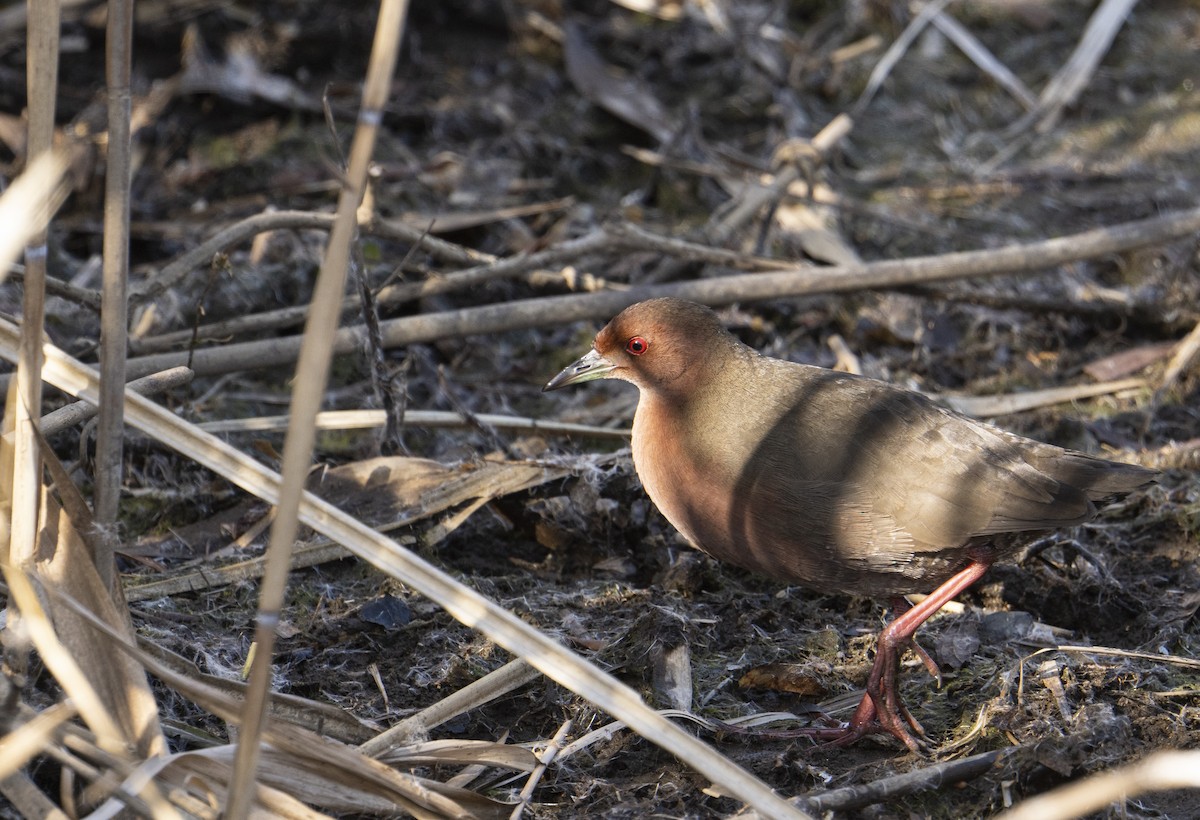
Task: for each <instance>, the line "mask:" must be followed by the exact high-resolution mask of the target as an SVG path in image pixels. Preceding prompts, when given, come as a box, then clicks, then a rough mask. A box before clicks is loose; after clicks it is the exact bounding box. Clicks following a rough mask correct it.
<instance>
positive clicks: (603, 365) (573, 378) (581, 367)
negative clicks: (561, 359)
mask: <svg viewBox="0 0 1200 820" xmlns="http://www.w3.org/2000/svg"><path fill="white" fill-rule="evenodd" d="M614 368H616V365H615V364H613V363H612V362H610V361H609V360H608V359H606V358H604V357H603V356H601V355H600V354H599V353H597V352H596V351H595V350H590V351H588V353H587V355H585V356H582V357H580V358H579V360H578V361H576V362H575V363H574V364H572V365H569V366H568V367H566V368H564V369H563V371H562V372H561V373H559V374H558V375H557V376H555V377H554V378H553V379H551V380H550V381H548V382H546V386H545V387H543V388H542V392H543V393H545V392H546V391H548V390H557V389H558V388H560V387H566V386H567V385H568V384H581V383H582V382H590V381H592V380H594V379H603V378H604V377H605V376H607V375H608V374H609V373H610V372H612V370H613V369H614Z"/></svg>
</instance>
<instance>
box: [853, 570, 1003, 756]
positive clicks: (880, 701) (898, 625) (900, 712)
mask: <svg viewBox="0 0 1200 820" xmlns="http://www.w3.org/2000/svg"><path fill="white" fill-rule="evenodd" d="M989 566H991V564H990V563H989V562H984V561H972V562H971V563H970V564H968V565H967V567H966V568H965V569H963V570H961V571H960V572H959V573H958V574H956V575H954V576H953V577H952V578H950V580H948V581H946V582H945V583H944V584H942V585H941V586H940V587H938V588H937V589H935V590H934V591H933V592H932V593H930V595H929V596H928V597H927V598H925V600H923V601H921V603H919V604H917V605H916V606H914V607H912V608H911V609H909V610H908V611H906V612H904V613H902V614H901V615H900V616H899V617H897V618H896V619H895V620H893V621H892V622H891V623H890V624H888V625H887V626H886V627H884V630H883V631H882V632H880V633H879V640H878V642H877V644H876V647H875V663H874V665H873V666H872V667H871V674H870V676H869V677H868V678H867V694H865V695H864V696H863V699H862V702H860V703H859V704H858V708H857V709H855V710H854V715H853V717H851V718H850V723H849V724H848V725H847V726H846V728H845V730H844V732H845V734H844V736H843V737H838V738H835V739H834V740H833V743H835V744H837V745H839V746H841V745H845V744H847V743H852V742H854V741H855V740H857V739H858V738H860V737H862V736H863V735H865V734H869V733H871V732H874V731H878V730H879V729H883V730H885V731H887V732H890V733H891V734H893V735H895V736H896V737H897V738H898V739H899V740H900V742H901V743H903V744H904V745H905V746H907V747H908V748H909V749H911V750H913V751H914V752H917V751H920V749H921V747H920V744H919V743H918V742H917V739H916V738H914V737H913V736H912V733H910V732H909V729H910V728H911V729H912V730H913V731H915V732H916V733H917V734H921V735H923V734H924V733H925V732H924V730H923V729H922V728H921V724H920V723H918V722H917V720H916V719H915V718H914V717H913V716H912V715H911V714H910V713H909V711H908V709H907V708H905V706H904V703H903V701H901V699H900V692H899V690H898V688H897V684H896V677H897V673H898V671H899V668H900V656H901V654H903V652H904V650H905V649H906V648H908V647H910V646H912V645H913V635H915V634H916V631H917V628H918V627H920V626H921V624H923V623H925V621H927V620H929V617H930V616H931V615H933V614H934V613H935V612H937V611H938V610H939V609H941V608H942V607H943V606H945V605H946V603H947V602H949V601H950V600H951V599H952V598H954V596H956V595H958V594H959V593H960V592H962V591H963V590H964V589H966V588H967V587H969V586H971V584H973V583H975V582H976V581H978V580H979V579H980V578H982V577H983V574H984V573H985V572H987V569H988V567H989ZM917 654H918V655H919V656H922V660H925V658H927V657H928V656H926V655H924V653H923V652H918V653H917ZM906 724H907V725H906Z"/></svg>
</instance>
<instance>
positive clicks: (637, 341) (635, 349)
mask: <svg viewBox="0 0 1200 820" xmlns="http://www.w3.org/2000/svg"><path fill="white" fill-rule="evenodd" d="M649 349H650V343H649V342H647V341H646V340H645V339H643V338H642V337H641V336H634V337H633V338H632V339H630V340H629V341H628V342H626V343H625V352H626V353H628V354H629V355H631V356H641V355H642V354H643V353H645V352H646V351H647V350H649Z"/></svg>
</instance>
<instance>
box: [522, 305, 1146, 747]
mask: <svg viewBox="0 0 1200 820" xmlns="http://www.w3.org/2000/svg"><path fill="white" fill-rule="evenodd" d="M601 378H608V379H622V380H625V381H628V382H632V383H633V384H635V385H637V387H638V389H639V390H640V400H639V402H638V407H637V411H636V413H635V414H634V420H633V462H634V466H635V467H636V468H637V472H638V475H639V476H640V478H641V480H642V484H643V486H645V488H646V492H647V493H648V494H649V495H650V498H651V499H652V500H653V501H654V503H655V504H656V505H657V506H658V508H659V509H660V510H661V511H662V513H663V514H664V515H665V516H666V517H667V519H668V520H669V521H670V522H671V523H672V524H673V525H674V526H675V527H676V528H677V529H678V530H679V531H680V532H681V533H683V535H684V536H686V537H687V538H688V540H689V541H691V542H692V543H693V544H694V545H695V546H697V547H698V548H700V549H702V550H703V551H705V552H707V553H708V554H709V555H712V556H713V557H714V558H718V559H720V560H723V561H729V562H730V563H733V564H737V565H738V566H742V567H745V568H747V569H751V570H755V571H757V572H760V573H762V574H764V575H767V576H769V577H772V578H777V579H779V580H781V581H787V582H796V583H800V584H803V585H805V586H809V587H812V588H814V589H818V590H822V591H828V592H843V593H853V594H858V595H870V596H883V597H889V598H893V599H895V598H896V597H897V596H900V595H904V594H907V593H914V592H922V593H924V592H929V591H930V590H934V592H933V594H932V595H930V596H929V598H927V599H926V600H925V601H923V602H922V603H921V604H920V605H918V606H916V607H913V608H911V609H907V605H906V604H900V605H899V606H898V607H897V610H898V613H899V614H898V617H897V618H896V619H895V620H894V621H893V622H892V623H891V624H889V625H888V627H887V628H886V629H885V630H884V631H883V633H882V634H881V635H880V639H879V646H878V649H877V652H876V658H875V664H874V668H873V670H872V673H871V676H870V679H869V680H868V684H867V695H866V696H865V697H864V698H863V701H862V703H860V705H859V708H858V710H857V711H856V712H855V714H854V717H853V718H852V719H851V721H850V723H849V725H848V726H847V727H845V728H843V729H840V730H837V731H836V732H830V731H829V730H814V734H820V735H822V736H826V737H830V738H832V739H833V740H834V741H835V742H838V743H845V742H850V741H852V740H854V739H856V738H858V737H861V736H862V735H863V734H866V733H868V732H872V731H878V730H880V729H882V730H886V731H888V732H891V733H892V734H893V735H895V736H896V737H898V738H899V739H900V740H901V741H903V742H904V743H905V744H906V745H907V746H909V747H910V748H912V749H914V750H915V749H917V748H918V744H917V741H916V740H915V739H914V738H913V736H912V734H911V733H910V732H909V730H908V729H909V727H911V728H912V729H913V730H915V731H917V732H918V734H920V733H921V729H920V725H919V724H918V723H917V722H916V720H914V719H913V718H912V716H911V715H909V714H908V712H907V710H906V709H905V708H904V706H903V704H902V703H901V702H900V699H899V696H898V694H897V691H896V674H897V668H898V662H899V658H900V655H901V654H902V653H903V650H904V649H905V648H910V647H911V648H913V649H914V650H915V651H917V652H918V654H919V655H920V656H921V657H922V660H923V661H925V663H926V665H927V666H929V667H930V668H931V671H933V672H936V667H935V666H933V662H932V661H931V660H930V659H929V657H928V655H926V654H925V653H924V652H923V651H921V650H920V649H919V647H917V645H916V643H915V642H914V641H913V639H912V638H913V634H914V633H915V631H916V629H917V627H919V626H920V624H921V623H923V622H924V621H925V620H926V619H927V618H928V617H929V616H930V615H932V614H933V613H934V612H936V611H937V610H938V609H939V608H941V606H942V605H943V604H945V603H946V601H948V600H950V599H951V598H952V597H954V596H955V595H957V594H958V593H959V592H961V591H962V590H963V589H965V588H966V587H968V586H970V585H971V584H972V583H974V582H975V581H976V580H978V579H979V577H980V576H982V575H983V573H984V571H985V570H986V569H987V567H988V566H990V565H991V564H992V563H993V562H994V561H995V560H997V559H998V558H1002V557H1004V556H1005V555H1007V554H1009V553H1011V552H1012V551H1013V550H1014V549H1016V548H1017V547H1019V546H1020V545H1021V544H1022V543H1023V541H1022V539H1020V538H1016V537H1013V536H1011V535H1007V534H1009V533H1023V532H1027V533H1032V532H1036V531H1039V530H1047V529H1053V528H1058V527H1068V526H1072V525H1075V524H1079V523H1081V522H1083V521H1086V520H1088V519H1090V518H1091V517H1092V516H1093V515H1094V514H1095V512H1096V508H1095V502H1098V501H1101V500H1103V499H1106V498H1110V497H1112V496H1114V495H1117V494H1120V493H1124V492H1128V491H1130V490H1134V489H1136V488H1138V487H1141V486H1144V485H1145V484H1147V483H1149V482H1151V481H1152V480H1153V479H1154V476H1155V475H1156V474H1155V472H1154V471H1152V470H1147V469H1145V468H1142V467H1136V466H1132V465H1128V464H1120V463H1117V462H1112V461H1106V460H1104V459H1100V458H1095V457H1092V456H1088V455H1085V454H1083V453H1077V452H1073V451H1071V450H1064V449H1062V448H1060V447H1053V446H1051V445H1048V444H1043V443H1040V442H1037V441H1033V440H1031V439H1026V438H1021V437H1020V436H1016V435H1012V434H1010V433H1006V432H1004V431H1002V430H999V429H997V428H995V427H992V426H990V425H986V424H983V423H980V422H977V421H974V420H973V419H970V418H967V417H965V416H961V415H959V414H957V413H954V412H952V411H950V410H946V409H944V408H942V407H940V406H938V405H936V404H934V403H933V402H931V401H930V400H929V399H927V398H925V397H924V396H921V395H920V394H917V393H914V392H911V391H909V390H904V389H902V388H899V387H895V386H893V385H889V384H886V383H884V382H880V381H875V380H873V379H867V378H863V377H861V376H852V375H848V374H845V373H837V372H833V371H830V370H825V369H823V368H819V367H811V366H808V365H802V364H796V363H793V362H786V361H781V360H779V359H772V358H769V357H767V356H763V355H761V354H760V353H758V352H756V351H755V350H753V349H752V348H749V347H747V346H746V345H744V344H742V343H741V342H740V341H738V340H737V339H736V338H734V337H733V336H732V335H731V334H730V333H728V332H727V331H726V330H725V329H724V328H723V327H722V326H721V324H720V322H719V320H718V319H717V316H716V314H714V313H713V312H712V311H711V310H709V309H708V308H706V307H702V306H700V305H696V304H693V303H691V302H685V301H682V300H679V299H654V300H651V301H647V302H641V303H639V304H636V305H633V306H632V307H630V308H627V309H626V310H625V311H623V312H622V313H621V314H620V315H618V316H617V317H616V318H614V319H613V320H612V321H611V322H609V323H608V325H607V326H606V327H605V328H604V329H603V330H601V331H600V333H599V334H597V336H596V340H595V344H594V346H593V349H592V351H591V352H590V353H588V354H587V355H585V356H584V357H583V358H581V359H580V360H579V361H577V362H576V363H575V364H573V365H571V366H570V367H568V368H566V369H565V370H563V371H562V372H561V373H559V374H558V375H557V376H556V377H555V378H554V379H552V380H551V381H550V383H549V384H547V385H546V387H545V389H546V390H554V389H557V388H560V387H564V386H566V385H568V384H576V383H579V382H584V381H591V380H593V379H601ZM901 717H903V720H901ZM906 724H907V726H906Z"/></svg>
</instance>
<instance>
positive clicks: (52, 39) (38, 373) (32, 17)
mask: <svg viewBox="0 0 1200 820" xmlns="http://www.w3.org/2000/svg"><path fill="white" fill-rule="evenodd" d="M58 20H59V5H58V0H46V1H45V2H39V1H37V0H30V3H29V24H28V26H29V28H28V58H27V62H26V76H27V78H28V82H27V89H28V95H29V138H28V143H27V144H28V146H29V150H28V153H27V155H26V168H29V167H31V166H32V165H33V164H34V163H35V162H37V160H38V159H39V158H40V157H41V156H42V155H43V154H48V153H49V152H50V151H51V150H52V148H53V145H54V101H55V92H56V89H57V86H58ZM45 313H46V230H45V227H44V226H43V227H40V228H39V229H38V230H37V231H35V232H34V233H33V234H32V235H31V236H30V238H29V240H28V243H27V245H26V248H25V286H24V302H23V305H22V316H21V347H20V357H19V360H18V363H17V399H16V406H15V407H14V409H13V419H14V421H15V431H16V437H15V441H14V444H13V453H14V463H13V487H12V495H13V497H12V519H11V529H10V540H9V560H10V561H11V562H12V563H14V564H16V565H18V566H26V565H28V564H29V563H30V562H32V560H33V550H34V545H35V544H36V542H37V512H38V490H39V487H40V484H41V474H42V473H41V456H40V454H39V452H38V444H37V439H36V437H35V436H34V435H33V421H34V420H35V419H37V418H38V417H39V416H41V414H42V325H43V323H44V319H45Z"/></svg>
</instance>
